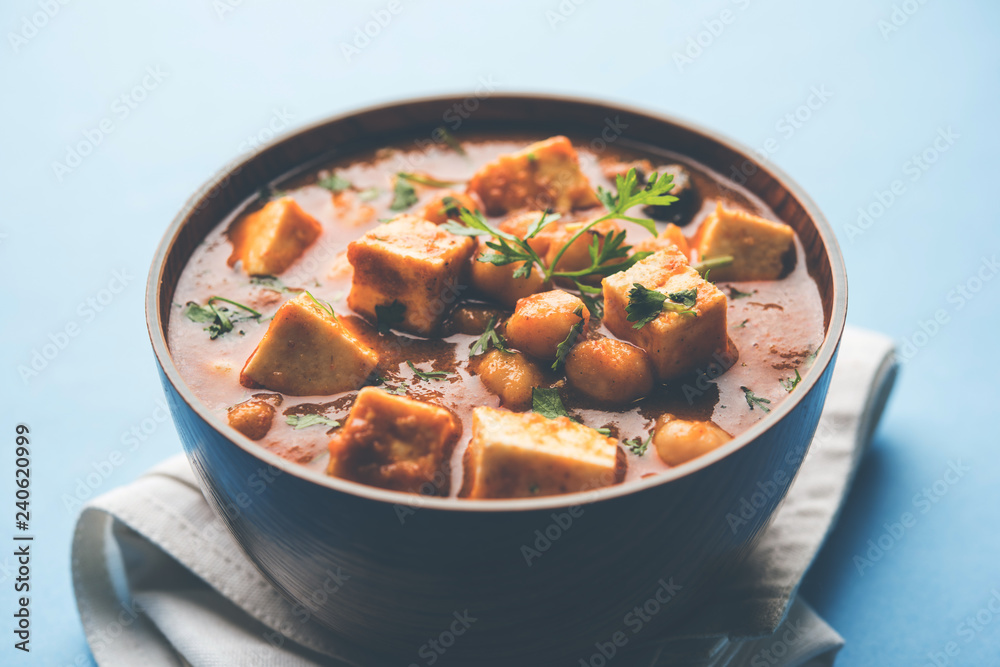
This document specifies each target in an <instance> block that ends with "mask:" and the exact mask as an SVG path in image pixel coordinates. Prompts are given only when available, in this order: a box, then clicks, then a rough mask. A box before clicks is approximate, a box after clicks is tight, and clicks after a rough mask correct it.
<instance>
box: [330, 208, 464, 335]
mask: <svg viewBox="0 0 1000 667" xmlns="http://www.w3.org/2000/svg"><path fill="white" fill-rule="evenodd" d="M474 248H475V240H473V239H472V238H471V237H468V236H456V235H454V234H449V233H448V232H446V231H444V230H443V229H441V228H440V227H438V226H437V225H435V224H434V223H433V222H429V221H427V220H424V219H422V218H418V217H416V216H413V215H403V216H400V217H398V218H396V219H395V220H392V221H390V222H387V223H385V224H383V225H381V226H379V227H378V228H376V229H373V230H371V231H370V232H368V233H367V234H365V235H364V236H362V237H361V238H360V239H358V240H357V241H354V242H352V243H351V244H350V245H348V246H347V260H348V261H349V262H350V263H351V265H352V266H353V267H354V276H353V278H352V280H351V291H350V294H348V296H347V305H349V306H350V307H351V308H352V309H353V310H354V311H355V312H358V313H360V314H361V315H364V316H365V317H367V318H369V319H370V320H373V321H374V320H377V319H378V311H377V310H376V309H377V308H378V307H380V306H383V307H389V306H393V304H401V305H402V308H403V309H405V310H403V311H402V317H401V318H400V319H399V321H394V322H392V326H393V327H394V328H398V329H401V330H403V331H409V332H411V333H415V334H419V335H422V336H427V335H430V334H432V333H434V332H435V331H436V330H437V329H438V328H439V326H440V324H441V322H442V320H443V319H444V316H445V314H446V313H447V311H448V307H449V306H450V305H451V304H452V303H454V302H455V301H456V300H457V298H458V295H459V294H460V293H461V292H462V290H463V289H464V288H465V287H466V286H467V285H466V284H465V283H466V282H467V271H468V260H469V256H470V255H471V254H472V251H473V249H474ZM396 307H398V306H396Z"/></svg>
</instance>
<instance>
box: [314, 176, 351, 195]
mask: <svg viewBox="0 0 1000 667" xmlns="http://www.w3.org/2000/svg"><path fill="white" fill-rule="evenodd" d="M316 185H318V186H319V187H321V188H326V189H327V190H329V191H330V192H342V191H343V190H348V189H350V188H351V187H353V186H352V185H351V182H350V181H349V180H347V179H346V178H343V177H342V176H338V175H337V174H336V172H330V175H329V176H327V177H326V178H321V179H320V180H318V181H316Z"/></svg>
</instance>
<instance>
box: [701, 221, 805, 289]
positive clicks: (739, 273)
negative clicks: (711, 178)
mask: <svg viewBox="0 0 1000 667" xmlns="http://www.w3.org/2000/svg"><path fill="white" fill-rule="evenodd" d="M794 245H795V232H794V231H793V230H792V228H791V227H789V226H788V225H785V224H782V223H780V222H774V221H773V220H766V219H764V218H761V217H758V216H756V215H752V214H750V213H747V212H746V211H738V210H733V209H727V208H725V207H723V206H722V204H719V205H718V206H717V207H716V209H715V211H714V212H713V213H712V214H711V215H710V216H708V218H706V219H705V222H703V223H702V226H701V228H700V229H699V230H698V234H697V247H698V254H699V256H700V257H701V259H711V258H713V257H724V256H726V255H732V257H733V263H732V264H730V265H728V266H721V267H718V268H715V269H712V278H714V279H715V280H777V279H778V278H780V277H781V275H782V273H784V270H785V262H786V260H794V258H795V255H794V250H793V247H794Z"/></svg>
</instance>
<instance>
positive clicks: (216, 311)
mask: <svg viewBox="0 0 1000 667" xmlns="http://www.w3.org/2000/svg"><path fill="white" fill-rule="evenodd" d="M216 301H222V302H224V303H228V304H230V305H233V306H236V307H237V308H240V309H242V310H245V311H247V312H248V313H250V315H249V316H248V317H246V318H244V319H254V320H260V318H261V317H263V315H262V314H261V313H259V312H258V311H256V310H254V309H253V308H251V307H250V306H246V305H244V304H242V303H240V302H238V301H233V300H232V299H227V298H226V297H224V296H213V297H210V298H209V299H208V301H207V302H206V303H205V305H204V306H201V305H199V304H197V303H195V302H194V301H188V302H187V307H186V308H185V309H184V315H185V316H186V317H187V318H188V319H189V320H191V321H192V322H208V323H210V324H209V325H208V326H207V327H205V331H207V332H208V337H209V338H210V339H211V340H215V339H216V338H218V337H219V336H222V335H224V334H227V333H229V332H230V331H232V330H233V321H234V320H235V321H237V322H238V321H239V320H238V319H236V316H235V315H234V316H233V318H230V317H229V315H228V314H227V311H228V308H226V307H225V306H222V307H219V308H216V307H215V302H216Z"/></svg>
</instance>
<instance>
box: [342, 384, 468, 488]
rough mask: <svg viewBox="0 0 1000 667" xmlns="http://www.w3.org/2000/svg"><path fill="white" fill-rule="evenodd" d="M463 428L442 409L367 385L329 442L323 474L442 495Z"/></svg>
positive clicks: (379, 485)
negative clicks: (327, 466) (327, 456)
mask: <svg viewBox="0 0 1000 667" xmlns="http://www.w3.org/2000/svg"><path fill="white" fill-rule="evenodd" d="M461 432H462V425H461V422H459V420H458V418H457V417H456V416H455V415H454V414H452V413H451V412H450V411H448V410H446V409H445V408H442V407H439V406H437V405H432V404H431V403H426V402H424V401H417V400H414V399H412V398H406V397H404V396H396V395H394V394H389V393H387V392H385V391H382V390H381V389H377V388H375V387H365V388H364V389H362V390H361V391H360V392H358V397H357V399H356V400H355V401H354V407H352V408H351V413H350V414H349V415H348V417H347V420H346V421H345V422H344V425H343V426H342V427H341V428H340V429H339V430H338V431H337V432H336V433H334V434H333V437H332V438H331V440H330V445H329V447H330V465H329V468H328V469H327V472H328V474H330V475H334V476H335V477H342V478H344V479H350V480H353V481H355V482H361V483H362V484H369V485H371V486H378V487H381V488H383V489H392V490H395V491H408V492H410V493H421V494H423V495H439V496H446V495H448V489H449V485H450V482H449V480H450V478H451V474H450V457H451V452H452V450H453V449H454V447H455V443H456V442H457V441H458V438H459V436H460V435H461Z"/></svg>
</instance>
